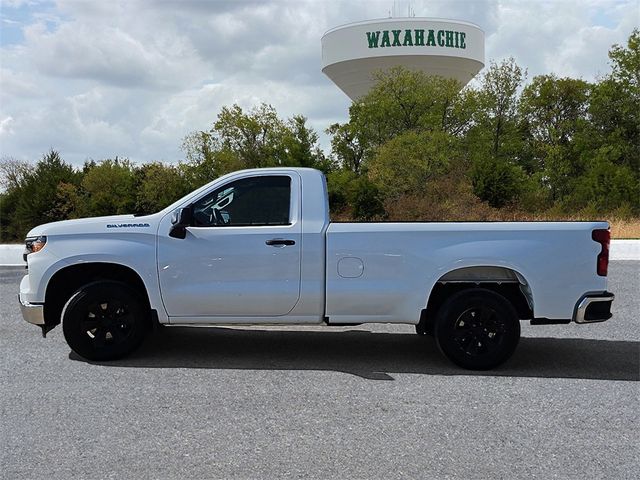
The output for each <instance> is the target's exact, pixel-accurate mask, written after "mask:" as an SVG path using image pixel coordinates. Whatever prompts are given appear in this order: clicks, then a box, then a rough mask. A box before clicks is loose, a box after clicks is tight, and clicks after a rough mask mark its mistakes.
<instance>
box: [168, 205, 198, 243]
mask: <svg viewBox="0 0 640 480" xmlns="http://www.w3.org/2000/svg"><path fill="white" fill-rule="evenodd" d="M192 219H193V209H192V208H191V207H185V208H179V209H178V210H176V211H175V212H173V215H172V217H171V230H169V236H170V237H173V238H185V237H186V236H187V227H188V226H189V225H191V220H192Z"/></svg>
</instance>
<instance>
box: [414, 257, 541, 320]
mask: <svg viewBox="0 0 640 480" xmlns="http://www.w3.org/2000/svg"><path fill="white" fill-rule="evenodd" d="M477 287H481V288H486V289H487V290H491V291H493V292H496V293H498V294H500V295H502V296H503V297H505V298H506V299H507V300H509V301H510V302H511V304H512V305H513V306H514V308H515V310H516V312H517V313H518V317H519V318H520V319H521V320H528V319H531V318H534V317H533V310H534V304H533V294H532V292H531V288H530V285H529V282H527V280H526V278H525V277H524V275H522V274H521V273H520V272H518V271H517V270H514V269H512V268H509V267H504V266H496V265H478V266H469V267H461V268H454V269H451V270H449V271H447V272H446V273H444V274H443V275H441V276H440V278H438V280H436V282H435V284H434V285H433V288H432V289H431V291H430V292H429V296H428V298H427V303H426V307H425V308H424V309H423V310H422V312H421V315H420V324H421V325H423V326H424V327H425V328H427V330H430V327H431V322H432V321H433V320H434V319H435V316H436V315H437V313H438V310H439V309H440V307H441V306H442V304H443V303H444V301H445V300H446V299H447V298H449V297H450V296H452V295H454V294H456V293H457V292H460V291H462V290H466V289H470V288H477Z"/></svg>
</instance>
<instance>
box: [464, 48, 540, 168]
mask: <svg viewBox="0 0 640 480" xmlns="http://www.w3.org/2000/svg"><path fill="white" fill-rule="evenodd" d="M526 75H527V72H526V70H524V71H523V70H522V69H521V68H520V67H519V66H518V65H517V64H516V62H515V60H514V59H513V58H508V59H506V60H503V61H502V62H500V63H499V64H497V63H495V62H493V61H492V62H491V63H490V64H489V68H488V70H487V71H486V73H485V74H484V75H483V76H482V88H481V90H480V93H479V99H478V103H479V105H478V106H479V109H478V112H477V116H476V122H477V124H478V127H479V128H478V129H477V130H478V131H479V132H480V133H481V137H485V138H484V141H485V142H487V141H488V142H490V143H489V147H490V148H489V151H488V153H490V154H491V155H492V156H493V157H494V158H498V157H501V156H505V157H509V156H511V155H512V153H513V152H514V150H517V148H518V147H517V146H514V143H517V141H518V139H519V134H518V129H517V113H518V89H519V88H520V86H521V85H522V82H523V80H524V78H525V77H526ZM484 150H486V148H485V149H483V151H484Z"/></svg>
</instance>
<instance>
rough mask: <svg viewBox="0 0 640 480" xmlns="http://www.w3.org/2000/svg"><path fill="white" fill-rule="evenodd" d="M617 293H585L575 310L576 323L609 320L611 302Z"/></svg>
mask: <svg viewBox="0 0 640 480" xmlns="http://www.w3.org/2000/svg"><path fill="white" fill-rule="evenodd" d="M614 298H615V295H614V294H613V293H611V292H600V293H585V294H584V295H583V296H582V297H580V299H579V300H578V302H577V303H576V306H575V309H574V310H573V321H574V322H576V323H595V322H604V321H605V320H609V319H610V318H611V316H612V314H611V304H612V303H613V299H614Z"/></svg>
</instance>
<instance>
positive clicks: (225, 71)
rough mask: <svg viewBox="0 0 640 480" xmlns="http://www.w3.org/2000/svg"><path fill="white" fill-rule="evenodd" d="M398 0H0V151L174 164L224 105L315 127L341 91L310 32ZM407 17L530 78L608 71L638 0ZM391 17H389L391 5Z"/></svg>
mask: <svg viewBox="0 0 640 480" xmlns="http://www.w3.org/2000/svg"><path fill="white" fill-rule="evenodd" d="M394 3H395V5H396V12H405V11H407V7H408V6H409V2H408V1H403V0H396V1H395V2H394V1H393V0H385V1H377V0H369V1H360V0H293V1H285V0H271V1H257V0H236V1H233V0H226V1H223V0H211V1H207V0H58V1H38V0H0V158H6V157H12V158H15V159H20V160H28V161H36V160H38V159H39V158H41V157H42V155H43V154H44V153H46V152H47V151H48V150H49V149H54V150H57V151H58V152H59V153H60V154H61V156H62V158H63V159H65V160H66V161H68V162H70V163H72V164H74V165H76V166H80V165H82V163H83V162H84V161H86V160H89V159H93V160H101V159H105V158H114V157H115V156H118V157H120V158H129V159H131V160H133V161H134V162H136V163H144V162H150V161H165V162H172V163H175V162H178V161H180V160H182V159H184V153H183V152H182V151H181V149H180V146H181V144H182V139H183V138H184V136H185V135H186V134H188V133H189V132H192V131H194V130H208V129H210V128H211V126H212V124H213V122H214V121H215V119H216V116H217V114H218V112H219V111H220V109H221V107H222V106H225V105H232V104H234V103H237V104H239V105H240V106H241V107H243V108H245V109H250V108H252V107H253V106H255V105H258V104H260V103H261V102H265V103H269V104H271V105H273V106H274V107H275V108H276V110H277V111H278V113H279V115H280V116H281V117H283V118H288V117H291V116H293V115H295V114H302V115H304V116H306V117H307V118H308V123H309V125H310V126H312V127H313V128H314V129H315V130H316V131H317V132H318V133H319V134H320V135H321V144H322V146H323V147H324V148H325V149H326V150H328V145H329V141H328V138H327V136H326V135H325V134H324V133H323V132H324V130H325V129H326V128H327V127H328V126H329V125H330V124H332V123H335V122H344V121H346V120H347V119H348V108H349V104H350V100H349V99H348V98H347V96H346V95H345V94H344V93H342V91H340V90H339V89H338V88H337V87H336V86H335V85H334V84H333V83H332V82H331V81H330V80H329V79H328V78H327V77H325V76H324V75H323V74H322V72H321V45H320V38H321V37H322V35H323V34H324V32H326V31H327V30H329V29H330V28H333V27H335V26H338V25H342V24H345V23H350V22H355V21H361V20H368V19H375V18H386V17H388V16H389V13H390V11H391V10H392V9H393V6H394ZM410 7H411V9H412V10H413V11H414V12H415V16H416V17H436V18H452V19H458V20H466V21H470V22H473V23H476V24H478V25H479V26H480V27H481V28H482V29H483V30H484V31H485V50H486V51H485V64H487V65H488V63H489V61H490V60H494V61H497V62H499V61H500V60H502V59H505V58H508V57H510V56H512V57H513V58H514V59H515V60H516V62H517V63H518V65H520V66H521V67H525V68H527V70H528V78H529V79H531V78H532V77H533V76H535V75H540V74H548V73H555V74H556V75H558V76H571V77H574V78H582V79H584V80H587V81H593V80H596V79H598V78H600V77H602V76H603V75H606V74H607V73H608V72H609V70H610V67H609V63H608V57H607V52H608V51H609V49H610V47H611V45H612V44H614V43H617V44H622V45H624V44H626V40H627V38H628V37H629V35H630V33H631V31H632V29H633V28H634V27H637V26H638V25H639V24H640V0H620V1H609V0H600V1H596V0H554V1H539V0H538V1H536V0H528V1H515V0H477V1H472V0H466V1H457V0H446V1H438V0H429V1H411V2H410ZM397 16H400V15H397Z"/></svg>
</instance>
